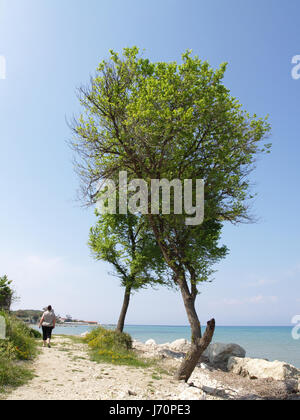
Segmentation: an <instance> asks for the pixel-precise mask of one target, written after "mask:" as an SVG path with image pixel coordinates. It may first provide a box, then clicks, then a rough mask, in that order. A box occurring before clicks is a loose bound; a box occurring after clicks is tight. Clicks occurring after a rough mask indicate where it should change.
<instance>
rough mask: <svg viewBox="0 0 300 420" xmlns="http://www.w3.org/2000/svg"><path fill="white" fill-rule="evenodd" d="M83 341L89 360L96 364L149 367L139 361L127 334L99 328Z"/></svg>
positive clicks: (147, 364) (142, 361)
mask: <svg viewBox="0 0 300 420" xmlns="http://www.w3.org/2000/svg"><path fill="white" fill-rule="evenodd" d="M83 341H84V342H86V343H87V344H88V346H89V347H90V350H91V359H92V360H94V361H96V362H99V363H113V364H116V365H128V366H135V367H147V366H149V363H147V362H145V361H144V360H141V359H139V358H138V356H137V355H136V354H135V352H134V351H133V350H132V339H131V337H130V335H129V334H127V333H123V332H119V331H114V330H107V329H105V328H103V327H99V328H96V329H95V330H93V331H91V332H90V333H89V334H88V335H87V336H86V337H84V339H83Z"/></svg>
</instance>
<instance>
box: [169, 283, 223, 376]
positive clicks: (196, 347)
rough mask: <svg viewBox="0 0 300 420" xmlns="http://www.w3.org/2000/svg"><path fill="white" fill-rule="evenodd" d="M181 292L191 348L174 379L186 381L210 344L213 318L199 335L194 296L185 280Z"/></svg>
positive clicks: (213, 324) (213, 328) (213, 329)
mask: <svg viewBox="0 0 300 420" xmlns="http://www.w3.org/2000/svg"><path fill="white" fill-rule="evenodd" d="M180 289H181V294H182V297H183V301H184V306H185V310H186V313H187V316H188V320H189V323H190V326H191V331H192V342H191V348H190V350H189V351H188V352H187V354H186V357H185V359H184V360H183V362H182V363H181V365H180V367H179V369H178V371H177V372H176V375H175V377H176V379H178V380H184V381H185V382H187V381H188V379H189V377H190V376H191V374H192V373H193V370H194V369H195V367H196V365H197V363H198V361H199V359H200V357H201V355H202V353H203V352H204V351H205V350H206V348H207V347H208V345H209V344H210V342H211V340H212V337H213V335H214V331H215V320H214V319H211V320H210V321H208V322H207V327H206V330H205V332H204V334H203V337H202V336H201V326H200V322H199V319H198V315H197V312H196V309H195V297H193V296H192V295H191V293H190V292H189V290H188V288H187V285H186V283H185V281H184V282H183V283H182V284H181V285H180Z"/></svg>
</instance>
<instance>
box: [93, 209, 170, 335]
mask: <svg viewBox="0 0 300 420" xmlns="http://www.w3.org/2000/svg"><path fill="white" fill-rule="evenodd" d="M96 215H97V217H98V221H97V223H96V225H95V226H94V227H92V228H91V230H90V237H89V247H90V249H91V250H92V254H93V256H94V257H95V258H96V259H97V260H103V261H106V262H108V263H110V264H111V265H112V266H113V267H114V273H113V274H114V275H115V276H117V277H118V278H119V279H120V281H121V286H122V287H123V288H124V297H123V303H122V308H121V312H120V316H119V319H118V322H117V328H116V329H117V331H120V332H122V331H123V329H124V324H125V317H126V314H127V310H128V306H129V301H130V296H131V294H132V293H133V292H134V291H138V290H140V289H142V288H145V287H148V286H155V285H165V284H167V283H168V273H167V266H166V264H165V262H164V259H163V258H162V254H161V252H160V248H159V246H158V244H157V241H156V239H155V236H154V234H153V232H152V231H149V228H148V229H147V221H145V220H144V219H143V218H141V217H139V216H138V215H135V214H130V213H129V214H128V215H121V214H99V213H98V212H96Z"/></svg>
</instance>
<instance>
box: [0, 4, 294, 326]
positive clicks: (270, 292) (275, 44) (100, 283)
mask: <svg viewBox="0 0 300 420" xmlns="http://www.w3.org/2000/svg"><path fill="white" fill-rule="evenodd" d="M299 15H300V3H299V1H298V0H289V1H288V2H284V1H277V0H264V1H261V0H260V1H258V0H251V1H248V0H244V1H240V0H226V1H225V0H211V1H209V2H208V1H202V0H185V1H183V0H151V1H146V0H89V1H83V0H63V1H62V0H51V1H50V0H42V1H41V0H26V1H24V0H0V55H1V56H4V57H5V60H6V65H7V69H6V79H5V80H0V127H1V133H0V141H1V148H0V192H1V201H0V273H1V274H4V273H6V274H7V275H8V276H9V277H10V278H11V279H13V280H14V284H15V288H16V289H17V292H18V294H19V296H20V297H21V301H20V302H19V303H18V304H17V305H16V308H17V307H22V308H36V309H39V308H41V307H43V306H45V305H46V304H48V303H52V305H53V306H54V307H55V309H56V312H58V313H60V314H62V315H64V314H66V313H71V314H72V315H73V316H75V317H83V318H89V319H92V320H98V321H101V322H115V321H116V319H117V316H118V313H119V309H120V304H121V299H122V290H121V289H120V288H119V285H118V280H117V279H116V278H114V277H111V276H109V274H108V271H109V270H110V268H109V267H108V266H107V265H105V264H104V263H99V262H95V261H93V259H92V258H91V257H90V252H89V249H88V247H87V245H86V242H87V238H88V232H89V228H90V226H91V225H92V224H93V223H94V221H95V218H94V214H93V209H88V210H86V209H82V208H81V207H80V206H79V205H78V203H76V202H75V200H74V199H75V195H76V189H77V187H78V179H77V178H76V175H75V174H74V172H73V168H72V163H71V160H72V154H71V152H70V150H69V148H68V147H67V145H66V141H67V140H68V139H69V138H70V131H69V128H68V127H67V125H66V117H71V116H72V115H73V114H76V113H78V111H79V106H78V102H77V99H76V95H75V89H76V87H78V86H79V85H81V84H82V83H86V82H87V81H88V80H89V76H90V75H91V74H93V72H94V70H95V68H96V66H97V64H98V63H99V61H101V60H102V59H103V58H106V57H107V56H108V50H109V49H111V48H113V49H115V50H117V51H121V49H122V48H123V47H126V46H132V45H137V46H139V47H140V48H141V49H145V53H144V55H145V56H148V57H149V58H150V59H152V60H165V61H173V60H178V61H180V57H181V53H182V52H183V51H185V50H186V49H192V50H193V52H194V53H195V54H197V55H199V56H200V57H201V58H203V59H206V60H208V61H209V62H210V64H211V65H212V66H213V67H216V66H218V65H219V64H220V63H221V62H224V61H227V62H228V63H229V65H228V70H227V74H226V77H225V84H226V85H227V86H228V87H229V88H230V89H231V92H232V94H233V95H234V96H236V97H238V98H239V99H240V101H241V103H242V104H243V105H244V107H245V108H246V109H247V110H248V111H249V112H253V113H254V112H255V113H257V114H258V115H260V116H263V115H266V114H269V115H270V122H271V125H272V135H271V138H270V141H271V142H272V143H273V149H272V153H271V154H270V155H267V156H265V157H263V158H262V159H261V160H260V161H259V162H258V166H257V170H256V171H255V173H253V176H252V180H253V182H255V184H256V187H255V188H256V191H257V192H258V194H259V195H258V198H257V199H256V200H255V203H254V206H253V210H254V212H255V214H256V215H257V216H258V217H259V222H258V223H257V224H254V225H240V226H231V225H226V226H225V227H224V233H223V237H222V242H223V243H225V244H226V245H227V246H228V247H229V248H230V254H229V256H228V257H227V258H226V260H224V261H223V262H222V263H221V264H219V265H218V267H216V268H217V269H218V272H217V273H216V274H215V280H214V282H213V283H212V284H206V285H204V286H203V287H201V291H202V293H201V295H200V296H199V297H198V303H197V309H198V313H199V316H200V318H201V321H202V322H205V321H206V320H207V319H209V318H210V317H212V316H214V317H216V320H217V323H218V324H219V325H289V324H290V322H291V318H292V317H293V316H294V315H295V314H299V313H300V285H299V276H300V253H299V236H300V229H299V204H300V200H299V194H298V190H299V187H298V186H299V153H300V144H299V108H300V79H299V80H294V79H293V78H292V76H291V70H292V67H293V65H292V64H291V60H292V57H293V56H294V55H297V54H300V36H299V35H300V29H299ZM127 322H128V323H132V324H177V325H178V324H186V323H187V321H186V315H185V312H184V308H183V305H182V302H181V298H180V296H179V294H178V293H176V292H174V293H173V292H170V291H168V290H164V289H159V290H157V291H151V290H149V291H143V292H141V293H139V294H136V295H134V296H133V299H132V304H131V306H130V309H129V312H128V318H127Z"/></svg>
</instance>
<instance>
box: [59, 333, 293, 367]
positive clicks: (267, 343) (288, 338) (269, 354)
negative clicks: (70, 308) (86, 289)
mask: <svg viewBox="0 0 300 420" xmlns="http://www.w3.org/2000/svg"><path fill="white" fill-rule="evenodd" d="M103 326H105V327H107V328H114V326H113V325H103ZM93 328H95V327H91V326H84V325H78V326H59V325H57V326H56V328H55V331H54V334H66V335H80V334H82V333H84V332H86V331H91V330H92V329H93ZM124 331H125V332H128V333H129V334H130V335H131V336H132V338H133V339H135V340H138V341H142V342H145V341H147V340H149V339H150V338H152V339H153V340H155V341H156V343H157V344H163V343H167V342H172V341H174V340H177V339H179V338H185V339H187V340H190V336H191V334H190V327H188V326H169V325H126V326H125V329H124ZM213 341H214V342H221V343H237V344H239V345H240V346H242V347H243V348H244V349H245V350H246V356H248V357H257V358H261V359H268V360H270V361H273V360H280V361H285V362H288V363H291V364H292V365H294V366H296V367H297V368H299V369H300V339H299V340H295V339H294V338H293V337H292V327H291V326H287V327H228V326H226V327H222V326H217V327H216V331H215V334H214V338H213Z"/></svg>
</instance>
